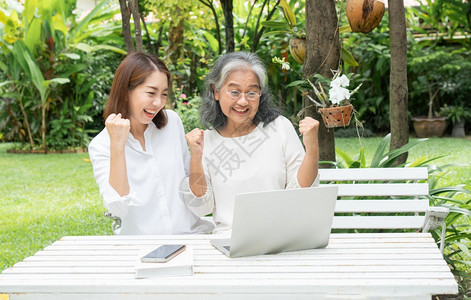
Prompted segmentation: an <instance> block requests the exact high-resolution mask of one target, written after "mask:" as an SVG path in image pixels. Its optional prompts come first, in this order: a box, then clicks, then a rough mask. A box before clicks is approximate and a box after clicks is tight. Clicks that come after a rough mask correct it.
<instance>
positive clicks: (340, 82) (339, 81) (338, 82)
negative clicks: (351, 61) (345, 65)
mask: <svg viewBox="0 0 471 300" xmlns="http://www.w3.org/2000/svg"><path fill="white" fill-rule="evenodd" d="M349 84H350V80H349V79H348V77H347V76H345V74H344V75H342V76H340V77H337V78H335V79H334V80H332V82H331V83H330V87H332V88H333V87H344V88H345V87H348V85H349Z"/></svg>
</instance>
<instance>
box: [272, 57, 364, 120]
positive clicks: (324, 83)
mask: <svg viewBox="0 0 471 300" xmlns="http://www.w3.org/2000/svg"><path fill="white" fill-rule="evenodd" d="M272 61H273V62H274V63H278V64H281V68H282V69H284V70H289V69H291V67H290V65H289V63H288V62H286V61H285V59H284V58H283V59H280V58H278V57H274V58H273V60H272ZM332 73H333V77H332V79H328V78H325V77H323V76H322V75H320V74H315V75H314V76H313V77H314V78H316V79H317V81H316V84H317V86H316V84H314V83H313V82H312V81H311V80H310V79H306V80H297V81H293V82H291V83H290V84H288V85H287V87H296V88H297V89H298V90H300V91H301V92H302V93H303V95H306V96H307V97H308V98H309V100H311V101H312V103H313V105H315V106H316V107H318V111H319V113H320V114H321V116H322V120H323V121H324V124H325V126H326V127H327V128H335V127H339V126H344V127H345V126H348V125H349V124H350V120H351V116H352V113H353V111H354V108H353V105H352V104H351V103H350V100H351V96H352V95H353V94H355V93H356V92H357V91H358V89H359V88H360V86H361V84H360V85H358V86H357V87H356V88H355V89H353V90H352V91H350V90H349V89H348V86H349V85H350V79H349V78H348V76H347V75H345V74H344V75H342V74H341V71H340V70H336V71H332ZM349 76H350V75H349ZM310 91H313V92H314V94H315V96H316V98H317V99H314V98H313V97H311V95H310V94H309V92H310Z"/></svg>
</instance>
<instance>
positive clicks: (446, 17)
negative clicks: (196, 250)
mask: <svg viewBox="0 0 471 300" xmlns="http://www.w3.org/2000/svg"><path fill="white" fill-rule="evenodd" d="M138 3H139V11H140V13H141V17H142V18H140V22H139V25H140V26H141V28H140V30H138V33H139V35H140V36H141V37H142V44H143V48H144V50H145V51H148V52H152V53H155V54H158V56H159V57H161V58H162V59H163V60H164V61H165V62H166V63H167V65H168V66H169V68H170V70H171V72H172V76H173V78H172V79H173V80H172V82H173V85H172V87H171V90H172V91H171V94H172V97H171V101H170V102H169V104H168V108H169V109H174V110H176V111H177V112H178V113H179V115H180V116H181V118H182V120H183V123H184V125H185V129H186V130H187V131H188V130H191V129H192V128H194V127H201V125H200V123H199V119H198V106H199V103H200V94H201V88H202V83H203V80H204V76H205V75H206V73H207V72H208V69H209V67H210V66H211V65H212V63H213V62H214V60H215V59H216V58H217V57H218V55H220V54H221V53H224V52H226V51H230V50H232V49H229V47H228V46H229V45H230V41H233V45H232V46H233V50H235V51H238V50H246V51H253V52H255V53H257V54H258V55H259V56H260V57H261V59H262V60H263V61H264V62H265V63H266V65H267V68H268V71H269V76H268V78H269V84H268V86H270V87H271V89H272V94H273V99H275V102H276V104H277V105H278V106H280V107H281V108H282V109H283V114H284V115H285V116H287V117H288V118H289V119H290V120H292V121H293V123H294V124H296V123H297V121H298V120H299V117H298V116H297V114H298V112H299V111H300V110H301V108H302V95H301V93H300V92H299V91H297V90H296V88H294V87H288V85H289V84H290V83H291V82H293V81H295V80H299V79H301V77H300V76H301V75H300V74H302V64H300V63H299V62H297V61H296V60H294V58H293V57H292V56H291V55H290V54H289V49H288V48H289V47H288V43H289V38H290V35H289V34H287V33H285V32H279V33H278V34H276V32H275V33H274V32H273V31H275V29H273V28H269V26H268V25H269V23H266V21H268V20H271V21H280V22H285V20H286V19H285V16H284V13H283V9H282V8H281V5H277V4H279V3H280V1H274V0H265V1H258V0H252V1H239V0H234V1H216V0H214V1H213V0H188V1H184V2H181V1H177V0H167V1H158V0H144V1H138ZM228 3H230V4H231V5H232V15H231V16H230V17H229V16H227V15H225V13H224V11H225V9H223V8H225V7H227V6H226V5H227V4H228ZM287 3H288V4H289V6H290V7H291V8H292V9H293V11H294V13H295V15H296V19H297V22H298V24H299V25H298V27H300V28H302V26H303V24H305V20H304V18H305V14H304V9H305V7H304V5H305V3H304V1H294V0H291V1H287ZM335 3H336V8H337V14H338V17H339V27H342V26H344V25H348V20H347V18H346V14H345V1H336V2H335ZM417 3H418V4H417V6H411V7H406V25H407V29H406V30H407V64H408V73H407V77H408V89H409V95H408V96H409V106H408V114H409V117H410V118H409V119H412V117H413V116H417V115H426V114H427V113H428V111H429V107H430V105H429V102H430V99H433V103H432V104H433V105H431V107H432V112H433V114H434V115H440V114H441V115H444V116H446V117H448V121H447V128H446V131H445V136H447V137H448V136H450V135H451V133H452V129H453V125H454V124H455V123H458V122H459V121H460V120H464V121H466V120H467V121H469V120H471V101H470V100H471V84H470V81H469V80H470V79H469V78H471V50H470V49H471V47H470V32H471V4H470V2H469V1H466V0H465V1H462V0H448V1H445V0H436V1H431V0H422V1H417ZM121 18H122V11H121V9H120V5H119V2H118V1H116V0H113V1H112V0H102V1H95V6H94V8H92V9H91V10H89V11H81V10H80V9H77V3H76V1H75V0H51V1H39V0H26V1H23V2H18V1H15V0H0V46H1V52H0V69H1V70H2V72H0V142H1V143H0V170H1V171H0V172H1V176H0V192H1V196H0V207H1V213H0V239H1V240H0V242H1V243H0V244H1V245H2V247H1V248H2V250H0V254H1V259H2V261H1V265H0V268H1V269H2V270H3V269H4V268H6V267H9V266H11V265H12V264H14V263H16V262H18V261H21V260H22V259H23V258H24V257H26V256H28V255H32V254H33V253H35V252H36V251H37V250H39V249H41V248H43V247H45V246H47V245H48V244H49V243H51V242H52V241H54V240H56V239H58V238H60V236H62V235H66V234H67V235H70V234H110V233H111V231H110V228H109V222H108V220H105V219H104V218H103V217H102V213H103V211H104V207H103V206H102V203H101V200H100V199H99V194H98V191H97V187H96V183H95V181H94V179H93V176H92V173H91V166H90V163H89V161H88V155H87V153H86V152H85V153H72V154H57V153H58V152H77V151H79V152H80V151H84V150H86V147H87V145H88V143H89V141H90V140H91V139H92V138H93V136H94V135H95V134H97V133H98V132H99V131H100V130H102V129H103V127H104V124H103V119H102V113H103V108H104V104H105V102H106V100H107V97H108V93H109V90H110V87H111V82H112V78H113V74H114V71H115V69H116V67H117V66H118V64H119V63H120V61H121V60H122V59H123V57H124V56H125V54H126V52H127V47H126V44H125V41H124V39H123V26H122V25H123V22H122V21H121ZM228 21H231V22H232V26H233V32H232V33H233V36H232V39H231V36H230V31H228V30H227V29H228V27H227V26H228V24H229V22H228ZM264 24H265V25H267V26H268V27H266V26H264ZM130 26H131V30H130V32H135V28H136V26H135V24H134V22H132V23H131V24H130ZM134 38H135V39H136V40H137V38H138V35H135V37H134ZM340 41H341V45H342V47H343V48H344V49H345V50H346V51H348V52H349V53H350V54H351V55H352V57H353V58H354V59H355V60H356V61H357V62H358V66H351V65H348V64H344V63H342V65H341V68H342V69H343V71H344V72H345V73H353V74H354V75H353V77H352V78H351V79H352V84H351V86H357V85H358V84H360V83H361V84H362V88H361V89H360V90H359V91H358V93H357V94H355V97H354V99H353V100H352V103H353V105H354V106H355V108H356V110H357V114H356V117H357V118H358V120H359V121H360V122H361V123H362V127H363V129H361V130H360V132H361V135H362V139H361V140H360V141H361V143H360V142H358V141H359V140H358V139H357V138H355V136H356V135H357V129H356V128H355V124H351V125H350V127H348V128H341V129H335V137H336V146H337V147H338V148H339V149H340V150H342V151H345V152H346V153H347V154H348V155H350V156H351V157H350V158H352V160H351V161H349V160H348V159H346V157H345V155H343V156H342V155H338V161H339V162H344V165H343V166H344V167H358V166H362V167H368V166H369V165H368V163H367V164H366V165H365V164H363V165H361V164H360V163H359V161H358V164H355V163H353V162H354V161H355V159H354V157H355V156H356V155H358V154H359V153H361V146H362V145H364V146H365V148H366V151H365V152H366V153H367V156H368V155H369V156H368V157H369V158H371V157H372V156H373V154H374V152H375V150H376V148H377V147H378V145H379V144H380V141H381V140H382V138H383V137H384V136H386V135H387V133H389V131H390V123H389V83H390V82H389V71H390V35H389V18H388V10H386V13H385V16H384V17H383V19H382V21H381V23H380V24H379V26H378V27H377V28H376V29H374V30H373V31H372V32H370V33H368V34H361V33H352V32H342V33H341V35H340ZM136 46H137V43H136ZM274 57H279V58H282V59H285V60H286V61H288V62H289V63H290V65H291V67H292V69H291V70H282V68H281V67H280V65H279V64H277V63H274V62H273V58H274ZM432 96H433V97H432ZM409 128H411V130H410V134H411V138H412V139H411V140H415V139H414V137H415V133H414V131H413V130H412V128H413V126H412V122H410V124H409ZM464 129H465V131H466V132H470V130H471V122H467V123H465V125H464ZM332 130H333V129H332ZM470 143H471V142H470V141H469V139H452V138H442V139H438V138H434V139H432V140H430V141H425V142H423V143H419V144H418V145H416V146H414V147H413V148H412V150H411V152H410V153H409V159H408V164H411V163H415V165H420V164H426V165H428V166H429V168H430V170H431V178H432V179H439V180H438V181H437V182H435V181H434V180H432V182H433V183H432V184H435V186H432V187H431V188H433V189H432V190H434V189H438V188H442V187H450V186H451V187H453V188H454V189H451V188H447V189H444V190H442V191H439V192H441V193H437V195H436V196H437V197H435V198H432V199H431V201H432V202H433V204H441V205H447V206H450V207H453V209H454V210H453V213H454V214H452V215H451V216H450V217H448V218H447V225H448V233H447V239H448V240H447V243H448V244H447V245H448V246H449V247H448V248H447V257H448V258H449V262H450V263H452V264H453V267H454V272H455V274H456V275H457V276H458V278H459V279H460V282H461V283H462V284H461V287H462V294H463V295H465V294H466V292H465V290H467V289H469V283H466V280H468V279H466V276H468V275H467V273H469V264H470V262H469V261H470V260H469V257H471V255H470V251H469V248H470V236H471V233H470V230H469V224H470V219H469V216H470V213H469V210H470V208H471V206H470V201H471V200H470V199H471V197H470V193H469V189H470V185H471V183H470V180H471V169H470V167H469V164H470V163H471V160H470V158H469V155H468V153H469V152H470V151H469V149H471V148H470ZM426 145H433V146H429V147H430V148H427V146H426ZM7 150H10V151H16V152H28V153H30V152H41V153H48V154H47V155H45V156H44V155H43V154H41V155H39V156H38V155H35V154H10V153H6V151H7ZM414 151H417V152H414ZM339 153H341V152H338V153H337V154H339ZM444 154H447V155H448V154H450V155H449V156H447V158H439V159H436V160H432V161H428V160H429V159H432V158H436V157H439V156H441V155H444ZM382 155H385V156H386V153H382ZM365 161H366V162H369V161H371V160H370V159H366V160H365ZM449 164H454V165H455V166H448V165H449ZM456 165H461V166H456ZM44 224H48V225H44ZM462 279H463V280H462ZM468 282H469V281H468ZM463 291H464V292H463Z"/></svg>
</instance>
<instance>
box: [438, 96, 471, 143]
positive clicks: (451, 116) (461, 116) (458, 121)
mask: <svg viewBox="0 0 471 300" xmlns="http://www.w3.org/2000/svg"><path fill="white" fill-rule="evenodd" d="M440 113H441V115H443V116H446V117H447V118H448V120H450V121H451V123H452V124H453V129H452V131H451V136H452V137H457V138H464V137H465V136H466V134H465V131H464V125H465V120H466V119H468V120H469V119H471V110H470V109H468V108H466V107H464V105H463V104H460V105H449V106H448V105H447V104H445V105H444V106H443V107H442V108H441V110H440Z"/></svg>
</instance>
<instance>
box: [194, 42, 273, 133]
mask: <svg viewBox="0 0 471 300" xmlns="http://www.w3.org/2000/svg"><path fill="white" fill-rule="evenodd" d="M244 68H249V69H250V70H252V71H253V72H254V73H255V75H256V76H257V78H258V83H259V85H260V93H261V96H260V103H259V106H258V111H257V113H256V114H255V117H254V119H253V123H254V124H255V125H257V124H258V123H260V122H263V123H264V124H263V125H264V126H266V125H267V124H268V123H270V122H271V121H273V120H275V119H276V118H277V117H278V116H279V115H280V110H279V109H278V108H276V107H275V106H274V105H273V102H272V100H271V97H270V92H269V91H268V88H267V86H266V85H267V75H266V74H267V71H266V69H265V66H264V64H263V63H262V61H261V60H260V58H259V57H258V56H257V55H256V54H254V53H251V52H243V51H240V52H231V53H227V54H225V55H222V56H220V57H219V58H218V59H217V61H216V63H215V64H214V66H213V68H212V69H211V71H210V72H209V74H208V75H206V79H205V83H204V91H203V100H202V103H201V107H200V117H201V122H202V124H203V126H204V127H206V128H210V127H213V128H219V127H224V126H225V125H226V124H227V117H226V115H224V113H223V112H222V110H221V106H220V104H219V101H216V99H215V98H214V89H216V90H217V91H219V90H220V89H221V87H222V86H223V85H224V83H225V82H226V80H227V77H228V76H229V75H230V74H231V72H233V71H235V70H239V69H244Z"/></svg>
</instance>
